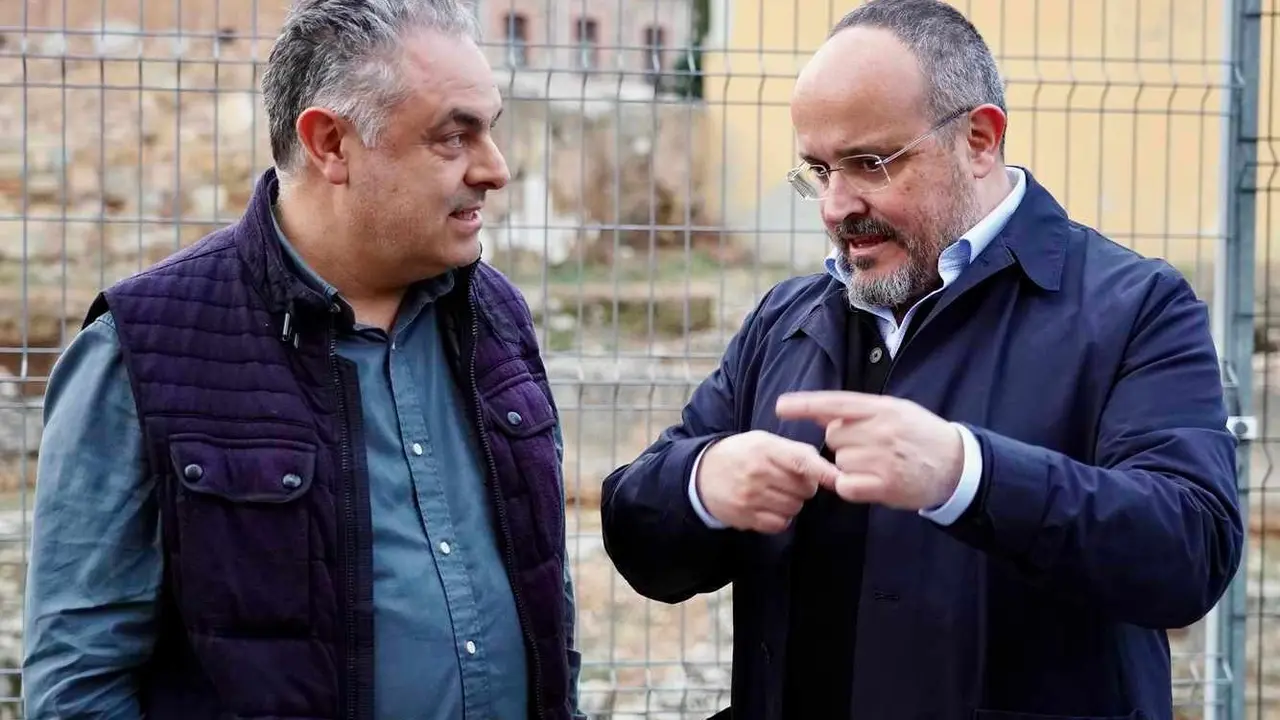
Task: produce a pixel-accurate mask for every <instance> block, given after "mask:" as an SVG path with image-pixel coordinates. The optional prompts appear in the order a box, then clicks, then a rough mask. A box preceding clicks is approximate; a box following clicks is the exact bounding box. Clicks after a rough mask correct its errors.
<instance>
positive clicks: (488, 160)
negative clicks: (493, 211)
mask: <svg viewBox="0 0 1280 720" xmlns="http://www.w3.org/2000/svg"><path fill="white" fill-rule="evenodd" d="M510 180H511V171H510V170H509V169H508V168H507V159H506V158H505V157H503V155H502V151H501V150H499V149H498V146H497V144H496V143H494V142H493V138H491V137H486V138H485V139H484V143H483V146H482V147H481V148H480V149H479V150H478V151H477V152H476V154H475V156H474V161H473V162H472V163H471V167H470V168H468V169H467V176H466V183H467V185H470V186H471V187H475V188H481V189H484V190H501V189H502V188H503V187H505V186H506V184H507V183H508V182H509V181H510Z"/></svg>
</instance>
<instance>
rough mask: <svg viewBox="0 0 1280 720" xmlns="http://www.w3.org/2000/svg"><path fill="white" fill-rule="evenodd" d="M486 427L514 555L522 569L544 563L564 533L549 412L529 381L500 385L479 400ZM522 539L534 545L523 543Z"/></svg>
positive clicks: (522, 379) (525, 376) (541, 394)
mask: <svg viewBox="0 0 1280 720" xmlns="http://www.w3.org/2000/svg"><path fill="white" fill-rule="evenodd" d="M484 405H485V414H486V422H487V424H488V426H489V428H490V430H491V433H490V438H491V439H493V440H494V442H493V451H494V455H495V457H496V459H497V461H498V471H499V472H500V473H506V474H509V475H511V474H514V475H517V476H518V477H507V478H504V479H503V481H501V482H499V485H500V486H501V487H503V488H505V489H506V492H505V494H506V506H507V511H508V515H509V516H510V518H511V521H512V529H513V531H515V532H516V533H517V537H516V547H515V553H516V558H517V559H518V560H519V562H520V565H521V566H522V567H531V566H534V565H537V564H539V563H541V562H544V561H545V560H546V559H547V558H549V557H552V556H554V555H555V554H557V553H558V552H559V545H558V538H560V537H561V534H562V533H563V532H564V506H563V504H562V503H561V499H560V496H561V492H562V491H561V488H560V467H559V458H558V456H557V455H556V446H555V432H554V430H555V424H556V416H555V412H554V411H553V410H552V408H551V403H550V402H549V401H548V400H547V396H546V394H545V393H544V392H543V391H542V388H541V387H540V386H539V385H538V383H537V382H536V381H535V380H534V379H533V376H532V375H528V374H523V375H520V376H516V377H515V378H513V379H512V380H510V381H508V382H507V383H504V384H503V386H501V387H500V388H498V390H497V391H496V392H492V393H490V394H489V395H487V396H486V397H485V399H484ZM524 533H528V534H530V535H532V536H533V537H535V538H536V540H537V541H536V542H525V541H524V540H523V539H522V538H523V537H525V536H524V535H523V534H524Z"/></svg>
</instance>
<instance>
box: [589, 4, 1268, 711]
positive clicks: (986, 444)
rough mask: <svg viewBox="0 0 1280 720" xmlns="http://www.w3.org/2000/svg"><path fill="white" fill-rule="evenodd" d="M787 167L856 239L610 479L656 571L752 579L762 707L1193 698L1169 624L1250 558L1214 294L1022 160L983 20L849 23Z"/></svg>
mask: <svg viewBox="0 0 1280 720" xmlns="http://www.w3.org/2000/svg"><path fill="white" fill-rule="evenodd" d="M791 110H792V120H793V123H794V125H795V130H796V133H797V137H798V145H799V148H800V151H801V158H802V162H801V163H800V164H799V165H798V166H797V167H796V168H795V169H794V170H792V171H791V172H790V173H789V174H788V180H789V181H790V182H791V183H792V185H794V187H795V188H796V190H797V192H798V193H799V195H800V196H801V197H802V198H804V199H806V200H811V201H814V204H813V205H812V207H813V208H814V211H815V212H818V213H820V214H821V216H822V219H823V221H824V224H825V225H826V228H827V231H828V233H829V235H830V238H831V243H832V252H831V255H830V256H829V258H828V259H827V263H826V268H825V272H823V273H818V274H814V275H809V276H806V277H800V278H794V279H791V280H787V281H784V282H782V283H780V284H779V285H777V286H776V287H774V288H773V289H772V290H770V291H769V292H768V293H767V294H766V296H765V297H764V298H763V299H762V300H761V301H760V303H759V305H758V306H757V307H756V308H755V309H754V310H753V312H752V313H751V314H750V315H749V316H748V317H747V319H746V320H745V322H744V324H743V326H742V328H741V330H740V331H739V332H738V333H737V334H736V335H735V336H734V338H733V339H732V341H731V342H730V343H729V347H728V348H727V349H726V352H725V354H724V357H723V359H722V362H721V365H720V367H719V368H718V369H717V370H716V371H715V372H713V373H712V374H711V376H710V377H708V378H707V379H706V380H705V381H704V382H703V383H702V384H701V385H700V386H699V387H698V388H697V389H696V391H695V392H694V394H693V397H692V398H691V399H690V401H689V403H688V404H687V406H686V407H685V409H684V413H683V416H682V418H681V422H680V423H678V424H676V425H674V426H672V427H670V428H668V429H667V430H665V431H664V432H663V433H662V434H661V436H660V437H659V438H658V439H657V440H656V441H655V442H654V443H653V445H651V446H650V447H649V448H647V449H646V450H645V451H644V453H643V454H641V455H640V456H639V457H638V458H637V459H636V460H635V461H634V462H632V463H630V464H628V465H625V466H623V467H621V468H618V469H617V470H616V471H615V472H614V473H612V474H611V475H610V476H609V477H608V478H607V479H606V480H605V482H604V494H603V507H602V516H603V523H604V535H605V542H606V547H607V548H608V551H609V553H610V556H611V557H612V558H613V560H614V562H615V563H616V565H617V567H618V569H619V570H620V572H621V573H622V574H623V576H624V577H625V578H626V579H627V580H628V582H630V583H631V585H632V586H633V587H634V588H636V589H637V590H638V591H639V592H641V593H642V594H644V595H645V596H647V597H650V598H654V599H657V600H661V601H664V602H670V603H676V602H682V601H684V600H686V599H689V598H691V597H693V596H695V595H698V594H700V593H710V592H715V591H717V590H719V589H721V588H723V587H725V586H726V585H729V584H730V583H732V584H733V602H734V625H735V627H734V643H733V647H734V655H733V674H734V678H733V692H732V707H731V710H730V711H727V712H726V714H728V712H731V713H732V716H733V717H734V718H735V719H738V720H740V719H741V718H762V719H764V718H768V719H775V718H776V719H780V718H810V717H813V718H849V717H858V718H926V717H927V718H934V719H938V720H949V719H953V718H954V719H955V720H960V719H961V718H986V719H988V720H995V719H996V718H1000V719H1002V720H1009V719H1015V718H1033V717H1048V716H1052V717H1071V718H1137V717H1143V718H1149V719H1164V720H1167V719H1169V718H1171V717H1172V709H1171V693H1170V684H1171V671H1170V658H1169V646H1168V640H1167V636H1166V633H1165V629H1166V628H1177V627H1182V626H1186V625H1189V624H1191V623H1194V622H1196V621H1197V620H1199V619H1200V618H1201V617H1202V616H1203V615H1204V614H1205V613H1206V612H1207V611H1208V610H1209V609H1210V608H1211V607H1212V606H1213V605H1214V603H1215V602H1217V600H1218V598H1219V597H1220V596H1221V595H1222V594H1223V592H1224V591H1225V590H1226V588H1227V586H1228V584H1229V582H1230V580H1231V578H1232V576H1233V575H1234V574H1235V572H1236V570H1237V567H1238V565H1239V563H1240V557H1241V552H1242V544H1243V539H1242V538H1243V534H1242V526H1241V520H1240V517H1239V509H1238V504H1237V497H1236V491H1235V455H1234V454H1235V441H1234V439H1233V437H1232V436H1231V434H1230V433H1228V432H1227V430H1226V427H1225V425H1226V413H1225V409H1224V401H1223V393H1222V387H1221V383H1220V379H1219V371H1218V359H1217V357H1216V354H1215V349H1214V346H1213V343H1212V340H1211V337H1210V333H1209V324H1208V317H1207V313H1206V308H1205V306H1204V304H1203V303H1202V302H1200V301H1199V300H1198V299H1197V298H1196V296H1195V294H1194V293H1193V292H1192V289H1191V288H1190V287H1189V285H1188V283H1187V282H1186V281H1185V280H1184V279H1183V278H1182V277H1181V276H1180V275H1179V274H1178V273H1177V272H1176V271H1175V270H1174V269H1173V268H1171V267H1170V266H1169V265H1168V264H1167V263H1165V262H1163V261H1160V260H1153V259H1145V258H1142V257H1140V256H1138V255H1137V254H1135V253H1133V252H1131V251H1129V250H1127V249H1125V248H1122V247H1120V246H1119V245H1116V244H1114V243H1112V242H1111V241H1109V240H1108V239H1106V238H1105V237H1103V236H1101V235H1100V234H1099V233H1097V232H1096V231H1094V230H1092V229H1090V228H1087V227H1084V226H1082V225H1080V224H1078V223H1075V222H1073V221H1072V220H1070V218H1069V217H1068V216H1067V214H1066V212H1065V211H1064V209H1063V208H1062V207H1061V206H1060V205H1059V204H1058V203H1057V202H1056V201H1055V200H1054V198H1053V197H1052V195H1051V194H1050V192H1049V191H1048V190H1047V189H1046V188H1045V187H1044V186H1042V185H1040V184H1039V183H1038V182H1037V181H1036V180H1035V178H1034V177H1033V176H1032V174H1031V173H1030V172H1028V171H1027V170H1025V169H1022V168H1017V167H1013V166H1006V164H1005V162H1004V138H1005V130H1006V126H1007V123H1006V117H1007V116H1006V108H1005V103H1004V94H1003V87H1002V83H1001V80H1000V76H999V72H998V70H997V68H996V64H995V62H994V60H993V58H992V56H991V53H990V51H989V49H988V48H987V47H986V45H985V43H984V42H983V40H982V38H981V36H980V35H979V34H978V32H977V31H976V30H975V28H974V27H973V26H972V25H971V24H970V23H969V22H968V21H967V20H966V19H965V18H964V16H963V15H961V14H960V13H959V12H957V11H956V10H954V9H952V8H951V7H950V6H948V5H946V4H943V3H940V2H934V1H932V0H874V1H873V2H870V3H868V4H866V5H863V6H861V7H859V8H857V9H855V10H853V11H852V12H850V13H849V14H848V15H847V16H845V17H844V19H843V20H841V22H840V23H839V24H838V25H837V26H836V28H835V30H834V31H833V32H832V34H831V36H830V37H829V38H828V40H827V42H826V43H825V44H824V45H823V46H822V47H821V48H820V49H819V50H818V52H817V53H816V54H815V55H814V57H813V58H812V60H811V62H810V63H809V64H808V65H807V67H805V68H804V70H803V71H802V72H801V74H800V76H799V78H798V79H797V81H796V85H795V91H794V96H793V100H792V106H791Z"/></svg>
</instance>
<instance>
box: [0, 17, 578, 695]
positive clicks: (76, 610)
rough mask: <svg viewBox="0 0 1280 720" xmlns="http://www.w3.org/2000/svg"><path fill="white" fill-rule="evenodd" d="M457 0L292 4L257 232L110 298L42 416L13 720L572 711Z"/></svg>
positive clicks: (530, 353) (520, 316) (551, 443)
mask: <svg viewBox="0 0 1280 720" xmlns="http://www.w3.org/2000/svg"><path fill="white" fill-rule="evenodd" d="M477 35H478V32H477V26H476V21H475V18H474V17H473V16H472V15H471V14H470V11H469V10H468V9H467V8H466V7H464V6H463V5H462V4H460V3H459V2H456V1H455V0H298V2H296V3H295V5H294V6H293V8H292V9H291V11H290V13H289V15H288V17H287V18H286V20H285V23H284V27H283V30H282V31H281V33H280V36H279V38H278V39H277V41H276V43H275V46H274V49H273V50H272V52H271V56H270V58H269V59H268V61H267V66H266V70H265V73H264V76H263V81H262V93H263V97H264V100H265V106H266V111H267V116H268V120H269V129H270V135H271V148H272V155H273V158H274V167H273V168H272V169H270V170H268V171H266V172H265V173H264V174H263V175H262V176H261V178H260V179H259V180H258V182H257V186H256V189H255V191H254V194H253V197H252V199H251V200H250V202H249V206H248V207H247V209H246V211H245V213H244V215H243V217H242V218H241V219H240V220H239V221H238V222H236V223H235V224H233V225H231V226H230V227H227V228H224V229H222V230H219V231H217V232H214V233H212V234H210V235H209V236H207V237H205V238H203V239H201V240H200V241H199V242H197V243H195V244H194V245H193V246H191V247H189V248H187V249H184V250H182V251H180V252H178V253H176V254H175V255H173V256H171V257H169V258H167V259H166V260H164V261H162V262H160V263H158V264H157V265H155V266H153V267H151V268H148V269H147V270H145V271H143V272H140V273H138V274H137V275H135V276H133V277H130V278H127V279H125V280H123V281H121V282H119V283H116V284H114V285H112V286H111V287H110V288H108V289H107V290H106V291H105V292H103V293H102V294H101V295H100V296H99V297H98V299H97V301H96V302H95V303H94V306H93V307H92V308H91V310H90V312H89V314H88V316H87V318H86V320H85V327H84V328H83V331H82V332H81V333H80V334H79V335H78V336H77V337H76V338H75V339H74V340H73V342H72V343H71V344H70V346H69V347H68V348H67V349H66V351H65V353H64V354H63V356H62V357H61V358H60V359H59V361H58V364H57V366H56V367H55V369H54V371H53V373H52V377H51V378H50V382H49V390H48V394H47V398H46V405H45V410H46V425H45V434H44V438H43V442H42V446H41V450H40V459H39V470H38V473H39V486H38V488H37V491H36V502H35V516H34V538H33V543H32V548H31V564H30V570H29V576H28V584H27V602H26V653H25V661H24V665H23V681H24V691H25V697H26V701H27V715H26V716H27V717H28V718H32V719H33V720H35V719H38V718H72V717H87V716H93V717H120V718H127V717H147V718H153V719H157V720H164V719H166V718H174V719H176V718H182V719H183V720H199V719H201V718H209V719H212V718H225V717H257V718H298V719H301V718H309V719H315V720H319V719H320V718H349V719H351V720H369V719H372V718H387V719H391V718H396V719H403V718H425V719H430V720H470V719H472V718H502V719H509V718H510V719H514V718H546V719H548V720H554V719H557V718H559V719H565V718H571V717H579V716H580V715H579V713H578V711H577V702H576V683H577V675H578V667H579V657H578V655H577V653H576V651H575V650H574V639H573V638H574V624H573V621H574V606H573V589H572V583H571V581H570V577H569V572H568V565H567V558H566V549H565V517H564V504H565V499H564V487H563V480H562V478H561V463H562V453H563V451H562V442H561V435H560V430H559V422H558V413H557V410H556V406H555V403H554V401H553V398H552V395H551V391H550V387H549V385H548V382H547V377H546V371H545V368H544V366H543V364H542V362H541V360H540V358H539V349H538V344H537V339H536V336H535V333H534V331H533V325H532V318H531V316H530V311H529V308H528V306H527V305H526V303H525V301H524V300H523V298H522V297H521V295H520V294H519V292H518V291H517V290H516V288H515V287H514V286H512V285H511V284H510V283H509V282H508V281H507V280H506V279H505V278H504V277H503V276H502V275H500V274H499V273H498V272H497V271H496V270H494V269H492V268H491V267H489V266H487V265H486V264H485V263H483V262H481V261H480V256H481V248H480V242H479V232H480V229H481V223H482V215H481V213H482V208H483V206H484V201H485V198H486V195H487V194H488V193H489V192H491V191H496V190H500V189H501V188H502V187H503V186H504V185H505V184H506V183H507V180H508V170H507V166H506V163H505V161H504V159H503V157H502V155H501V153H500V152H499V150H498V148H497V147H496V145H495V144H494V137H493V132H492V130H493V127H494V124H495V123H496V122H497V120H498V116H499V115H500V114H501V111H502V99H501V97H500V95H499V93H498V90H497V88H496V86H495V85H494V81H493V78H492V75H491V71H490V68H489V66H488V64H487V62H486V61H485V58H484V56H483V54H482V53H481V51H480V49H479V47H478V45H477Z"/></svg>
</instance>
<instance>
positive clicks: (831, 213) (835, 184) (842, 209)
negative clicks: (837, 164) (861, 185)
mask: <svg viewBox="0 0 1280 720" xmlns="http://www.w3.org/2000/svg"><path fill="white" fill-rule="evenodd" d="M820 204H821V206H822V222H823V223H824V224H826V226H827V227H828V228H834V227H838V226H839V225H840V223H841V222H843V221H844V219H845V218H847V217H849V216H860V215H866V214H867V211H868V210H869V207H868V205H867V201H866V199H865V198H864V197H863V195H862V193H860V192H858V190H857V189H856V188H854V187H853V186H852V185H851V184H850V183H848V182H845V179H844V176H843V175H841V174H840V173H831V178H830V182H829V183H828V185H827V192H826V194H825V195H823V196H822V200H821V202H820Z"/></svg>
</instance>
